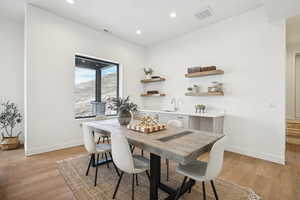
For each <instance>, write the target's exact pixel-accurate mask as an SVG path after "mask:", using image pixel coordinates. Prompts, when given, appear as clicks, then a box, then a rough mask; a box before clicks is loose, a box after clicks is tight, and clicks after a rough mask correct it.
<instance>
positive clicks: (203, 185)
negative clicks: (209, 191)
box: [202, 181, 206, 200]
mask: <svg viewBox="0 0 300 200" xmlns="http://www.w3.org/2000/svg"><path fill="white" fill-rule="evenodd" d="M202 190H203V200H206V192H205V182H204V181H202Z"/></svg>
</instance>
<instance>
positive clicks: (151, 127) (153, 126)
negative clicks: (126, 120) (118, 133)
mask: <svg viewBox="0 0 300 200" xmlns="http://www.w3.org/2000/svg"><path fill="white" fill-rule="evenodd" d="M127 128H128V129H131V130H134V131H139V132H142V133H153V132H157V131H162V130H165V129H166V125H165V124H159V123H158V122H157V121H156V120H154V119H153V118H152V117H150V116H146V117H143V118H142V119H141V121H140V122H138V123H131V124H129V125H128V126H127Z"/></svg>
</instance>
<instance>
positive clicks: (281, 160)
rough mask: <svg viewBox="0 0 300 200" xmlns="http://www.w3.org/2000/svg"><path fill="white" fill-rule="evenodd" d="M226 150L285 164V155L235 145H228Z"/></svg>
mask: <svg viewBox="0 0 300 200" xmlns="http://www.w3.org/2000/svg"><path fill="white" fill-rule="evenodd" d="M226 150H227V151H230V152H233V153H238V154H242V155H246V156H250V157H254V158H259V159H262V160H267V161H271V162H275V163H278V164H282V165H284V164H285V160H284V157H283V158H282V157H279V156H275V155H272V154H266V153H259V152H252V151H247V150H244V149H242V148H239V147H234V146H227V147H226Z"/></svg>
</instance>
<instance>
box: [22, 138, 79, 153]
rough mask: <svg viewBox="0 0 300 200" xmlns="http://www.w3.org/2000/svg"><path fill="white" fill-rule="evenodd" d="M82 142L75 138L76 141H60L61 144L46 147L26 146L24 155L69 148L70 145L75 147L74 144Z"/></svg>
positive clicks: (77, 144)
mask: <svg viewBox="0 0 300 200" xmlns="http://www.w3.org/2000/svg"><path fill="white" fill-rule="evenodd" d="M82 144H83V141H82V140H76V141H71V142H66V143H62V144H56V145H51V146H46V147H38V148H31V149H30V148H28V149H27V151H26V152H25V155H26V156H32V155H36V154H41V153H46V152H50V151H56V150H61V149H66V148H70V147H76V146H80V145H82Z"/></svg>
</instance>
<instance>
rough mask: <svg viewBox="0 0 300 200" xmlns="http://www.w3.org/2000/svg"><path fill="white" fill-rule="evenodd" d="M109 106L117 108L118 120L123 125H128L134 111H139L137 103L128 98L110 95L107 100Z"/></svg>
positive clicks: (113, 108)
mask: <svg viewBox="0 0 300 200" xmlns="http://www.w3.org/2000/svg"><path fill="white" fill-rule="evenodd" d="M106 103H107V104H108V108H109V109H112V110H116V111H117V113H118V120H119V123H120V124H121V125H128V124H129V123H130V121H131V118H132V112H135V111H137V105H136V104H134V103H132V102H131V101H130V100H129V96H128V97H126V98H121V97H109V98H107V100H106Z"/></svg>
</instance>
